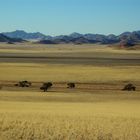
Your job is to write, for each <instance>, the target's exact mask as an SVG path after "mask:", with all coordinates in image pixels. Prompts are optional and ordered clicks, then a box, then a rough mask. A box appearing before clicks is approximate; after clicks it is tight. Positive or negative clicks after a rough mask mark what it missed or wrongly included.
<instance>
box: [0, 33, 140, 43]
mask: <svg viewBox="0 0 140 140" xmlns="http://www.w3.org/2000/svg"><path fill="white" fill-rule="evenodd" d="M2 34H3V35H2ZM2 34H1V36H5V38H6V37H8V38H9V39H11V38H14V39H13V40H15V38H18V40H19V38H20V39H21V41H22V40H36V41H37V43H42V44H61V43H74V44H83V43H92V44H93V43H100V44H115V43H120V44H122V45H130V46H133V45H135V44H139V43H140V31H134V32H124V33H122V34H120V35H118V36H116V35H114V34H110V35H102V34H79V33H72V34H70V35H60V36H54V37H52V36H46V35H44V34H42V33H40V32H36V33H27V32H25V31H23V30H16V31H14V32H5V33H2ZM1 36H0V41H1ZM8 38H7V40H8ZM5 40H6V39H5ZM19 41H20V40H19Z"/></svg>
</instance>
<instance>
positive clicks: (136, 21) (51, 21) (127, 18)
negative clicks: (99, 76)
mask: <svg viewBox="0 0 140 140" xmlns="http://www.w3.org/2000/svg"><path fill="white" fill-rule="evenodd" d="M16 29H22V30H25V31H27V32H37V31H39V32H42V33H45V34H47V35H59V34H70V33H72V32H80V33H102V34H110V33H114V34H119V33H121V32H124V31H133V30H140V0H0V32H5V31H13V30H16Z"/></svg>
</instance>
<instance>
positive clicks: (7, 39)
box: [0, 34, 24, 44]
mask: <svg viewBox="0 0 140 140" xmlns="http://www.w3.org/2000/svg"><path fill="white" fill-rule="evenodd" d="M23 41H24V40H23V39H20V38H10V37H7V36H5V35H3V34H0V42H7V43H9V44H12V43H14V42H23Z"/></svg>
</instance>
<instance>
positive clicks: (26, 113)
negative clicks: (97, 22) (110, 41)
mask: <svg viewBox="0 0 140 140" xmlns="http://www.w3.org/2000/svg"><path fill="white" fill-rule="evenodd" d="M7 45H8V44H7ZM12 45H13V46H10V47H13V50H12V49H8V48H9V47H6V48H4V49H2V48H1V49H0V52H3V53H6V54H9V53H10V54H12V55H17V56H18V55H21V54H22V52H24V54H22V55H23V56H26V55H27V54H28V55H31V56H35V55H39V56H45V55H46V54H48V55H50V56H51V57H52V56H53V55H55V56H56V55H57V56H58V58H59V57H60V56H61V55H62V56H63V57H64V58H65V57H66V56H68V55H69V56H72V57H75V56H77V54H78V57H82V56H83V53H84V54H85V55H84V57H88V56H91V57H92V55H93V54H95V55H96V57H99V58H103V59H104V58H107V57H110V58H111V59H113V58H114V59H117V58H119V57H120V58H122V59H125V58H126V59H127V58H129V59H130V60H131V59H134V60H135V59H136V60H137V62H139V52H137V51H132V52H130V51H125V50H123V51H122V52H121V51H120V50H112V49H110V48H107V49H105V50H104V48H102V49H99V50H100V51H101V52H99V50H98V48H94V49H93V47H91V46H88V47H87V48H86V49H85V47H84V46H83V45H80V47H79V46H76V49H74V48H73V47H72V46H69V47H68V48H66V47H64V46H62V47H60V46H58V47H56V46H54V48H51V47H50V48H49V47H48V48H47V47H46V46H44V47H41V49H42V51H40V52H38V48H37V47H36V48H34V49H33V48H32V47H31V48H28V47H27V46H28V45H27V46H26V47H18V48H17V46H14V44H12ZM45 47H46V48H45ZM63 47H64V48H65V49H64V50H63ZM26 49H27V50H28V53H27V54H25V53H26V52H27V50H26ZM47 51H48V52H49V53H47ZM74 51H75V52H76V53H75V54H74ZM18 53H20V54H18ZM30 53H31V54H30ZM111 59H110V61H108V62H107V63H106V64H105V65H99V63H96V62H95V61H94V62H92V63H93V64H92V65H91V64H90V65H89V64H88V65H87V64H86V63H84V62H83V59H82V61H81V60H80V59H79V60H78V63H79V62H80V64H75V63H70V64H67V63H59V62H58V61H56V60H55V61H56V63H55V64H54V63H53V61H54V60H53V61H51V63H45V62H44V63H42V62H40V61H37V62H36V63H33V62H32V63H31V62H30V63H29V60H24V59H23V60H22V63H17V62H14V63H10V62H9V63H6V62H5V63H3V62H1V63H0V84H1V85H2V87H3V88H2V90H0V140H21V139H23V140H48V139H49V140H92V139H93V140H139V139H140V133H139V131H140V127H139V125H140V111H139V110H140V102H139V100H140V77H139V74H140V73H139V69H140V65H139V64H138V63H136V62H135V61H132V62H134V63H131V65H130V64H129V61H124V62H123V64H125V63H127V65H122V64H121V63H116V64H115V65H113V62H114V60H113V61H112V60H111ZM15 60H18V59H17V58H15ZM75 60H76V61H77V59H75ZM8 61H9V60H8ZM71 61H72V60H71ZM34 62H35V61H34ZM132 64H133V65H132ZM22 79H27V82H28V81H32V86H31V88H17V87H15V86H14V84H17V83H16V81H20V80H22ZM44 81H52V82H53V88H52V89H51V90H47V94H41V93H42V92H41V91H40V90H39V87H41V84H42V83H43V82H44ZM68 81H70V86H71V84H74V85H75V83H76V88H75V89H74V90H71V89H69V88H67V87H66V85H67V84H68ZM27 82H25V83H27ZM129 82H132V83H133V85H134V86H135V87H136V88H137V90H136V91H135V92H133V93H132V94H131V92H128V91H122V87H123V85H125V84H128V83H129ZM51 84H52V83H51ZM43 86H44V84H43ZM47 87H48V86H47ZM47 89H48V88H47ZM69 93H70V94H69ZM128 93H129V94H128Z"/></svg>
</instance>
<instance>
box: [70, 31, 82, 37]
mask: <svg viewBox="0 0 140 140" xmlns="http://www.w3.org/2000/svg"><path fill="white" fill-rule="evenodd" d="M69 36H70V37H72V38H79V37H82V36H83V35H82V34H80V33H77V32H74V33H72V34H70V35H69Z"/></svg>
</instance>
